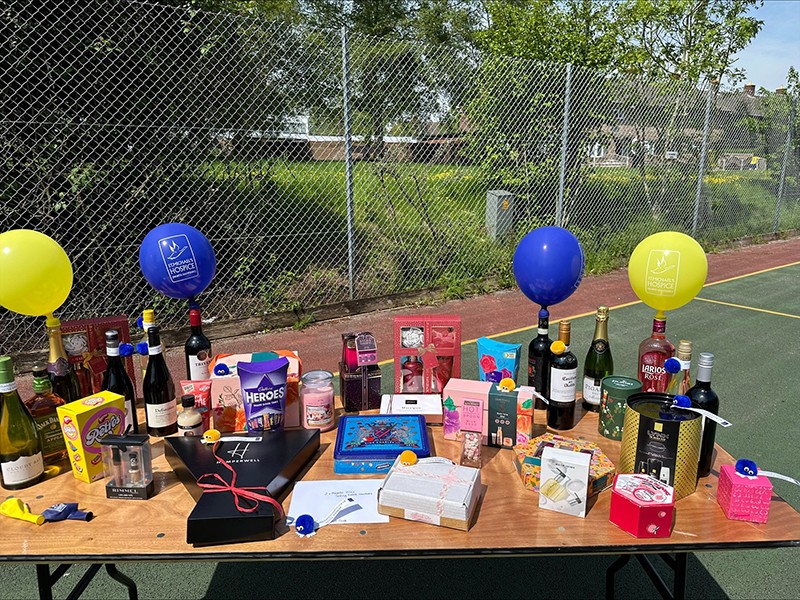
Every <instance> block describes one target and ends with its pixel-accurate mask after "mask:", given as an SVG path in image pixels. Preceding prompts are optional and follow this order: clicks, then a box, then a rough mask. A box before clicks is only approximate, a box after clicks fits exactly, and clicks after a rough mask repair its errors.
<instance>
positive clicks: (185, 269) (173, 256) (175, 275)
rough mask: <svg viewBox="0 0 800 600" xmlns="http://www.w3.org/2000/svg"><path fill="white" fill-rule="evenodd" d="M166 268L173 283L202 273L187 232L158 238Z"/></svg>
mask: <svg viewBox="0 0 800 600" xmlns="http://www.w3.org/2000/svg"><path fill="white" fill-rule="evenodd" d="M158 247H159V249H160V250H161V258H162V259H163V260H164V268H166V270H167V275H168V276H169V280H170V281H171V282H172V283H178V282H179V281H186V280H187V279H192V278H194V277H197V276H199V275H200V272H199V270H198V269H197V260H196V259H195V257H194V251H193V250H192V245H191V244H190V243H189V238H188V237H186V235H185V234H182V233H181V234H178V235H171V236H169V237H165V238H161V239H160V240H158Z"/></svg>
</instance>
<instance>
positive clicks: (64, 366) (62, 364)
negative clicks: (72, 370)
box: [47, 356, 69, 377]
mask: <svg viewBox="0 0 800 600" xmlns="http://www.w3.org/2000/svg"><path fill="white" fill-rule="evenodd" d="M47 372H48V373H52V374H53V375H55V376H56V377H63V376H64V375H66V374H67V373H69V361H68V360H67V359H66V358H64V357H63V356H62V357H61V358H58V359H56V361H55V362H51V363H47Z"/></svg>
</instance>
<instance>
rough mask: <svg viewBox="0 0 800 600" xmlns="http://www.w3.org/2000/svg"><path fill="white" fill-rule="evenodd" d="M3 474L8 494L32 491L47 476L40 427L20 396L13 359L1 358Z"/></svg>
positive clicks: (0, 452) (0, 467) (0, 456)
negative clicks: (29, 489) (10, 492)
mask: <svg viewBox="0 0 800 600" xmlns="http://www.w3.org/2000/svg"><path fill="white" fill-rule="evenodd" d="M0 473H2V482H0V483H2V486H3V487H4V488H5V489H7V490H20V489H22V488H26V487H30V486H32V485H34V484H36V483H38V482H39V481H40V480H41V479H42V476H43V475H44V460H43V457H42V445H41V442H40V441H39V436H38V435H37V433H36V423H35V422H34V420H33V417H31V415H30V413H29V412H28V410H27V409H26V408H25V405H24V404H22V400H21V399H20V397H19V392H17V382H16V381H15V380H14V363H13V362H12V360H11V357H10V356H0Z"/></svg>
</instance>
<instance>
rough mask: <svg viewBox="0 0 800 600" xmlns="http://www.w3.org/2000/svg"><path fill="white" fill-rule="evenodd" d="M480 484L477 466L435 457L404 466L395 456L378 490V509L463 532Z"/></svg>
mask: <svg viewBox="0 0 800 600" xmlns="http://www.w3.org/2000/svg"><path fill="white" fill-rule="evenodd" d="M481 487H482V486H481V471H480V469H473V468H471V467H462V466H459V465H457V464H456V463H454V462H453V461H450V460H447V459H446V458H438V457H437V458H427V459H422V460H420V461H419V462H417V464H415V465H412V466H404V465H402V464H400V459H399V457H398V458H397V459H396V460H395V462H394V464H393V465H392V468H391V470H390V471H389V473H388V474H387V475H386V479H384V480H383V483H382V484H381V487H380V488H379V489H378V512H379V513H381V514H382V515H389V516H390V517H400V518H402V519H408V520H410V521H421V522H423V523H430V524H431V525H440V526H442V527H450V528H452V529H461V530H462V531H467V530H468V529H469V528H470V526H471V524H472V520H473V517H474V515H475V509H476V508H477V507H478V500H479V498H480V495H481Z"/></svg>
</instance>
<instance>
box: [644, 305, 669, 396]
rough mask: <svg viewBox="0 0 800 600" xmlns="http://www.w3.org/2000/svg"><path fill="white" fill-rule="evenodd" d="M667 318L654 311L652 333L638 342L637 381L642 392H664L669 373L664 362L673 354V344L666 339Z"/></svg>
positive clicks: (667, 383)
mask: <svg viewBox="0 0 800 600" xmlns="http://www.w3.org/2000/svg"><path fill="white" fill-rule="evenodd" d="M666 329H667V318H666V317H665V316H663V313H661V314H658V313H656V316H655V318H654V319H653V333H652V334H650V337H648V338H646V339H645V340H644V341H642V343H641V344H639V371H638V372H639V381H641V382H642V391H643V392H665V391H666V390H667V386H668V385H669V377H670V375H669V373H667V370H666V369H665V368H664V362H665V361H666V360H667V359H668V358H672V356H673V355H674V354H675V346H674V345H673V344H672V342H670V341H669V340H668V339H667V335H666V333H665V332H666Z"/></svg>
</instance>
